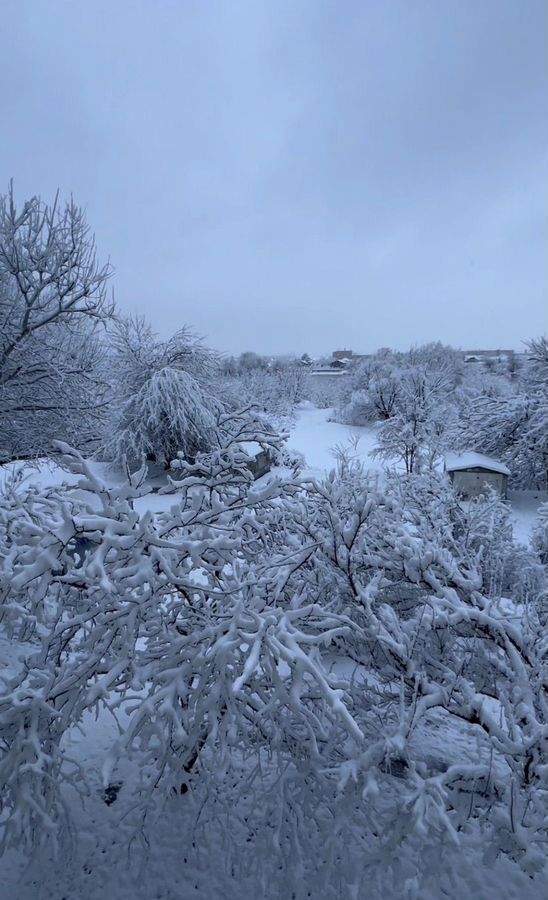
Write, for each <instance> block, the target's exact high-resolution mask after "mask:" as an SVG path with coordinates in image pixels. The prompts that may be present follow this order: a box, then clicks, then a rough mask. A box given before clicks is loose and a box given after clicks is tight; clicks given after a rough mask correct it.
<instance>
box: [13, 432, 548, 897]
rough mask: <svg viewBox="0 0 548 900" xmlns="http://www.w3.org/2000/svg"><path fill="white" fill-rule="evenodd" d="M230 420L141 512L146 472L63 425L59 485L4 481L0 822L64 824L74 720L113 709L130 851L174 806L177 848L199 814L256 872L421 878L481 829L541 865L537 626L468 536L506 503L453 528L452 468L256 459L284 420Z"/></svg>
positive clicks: (75, 785) (541, 686) (114, 756)
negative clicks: (18, 485)
mask: <svg viewBox="0 0 548 900" xmlns="http://www.w3.org/2000/svg"><path fill="white" fill-rule="evenodd" d="M221 425H222V428H221V429H220V432H219V433H220V434H222V435H224V436H225V437H224V439H223V440H222V441H221V442H220V445H219V447H218V449H216V450H215V451H213V452H211V453H209V454H204V455H201V454H199V455H198V456H197V458H196V460H195V461H194V462H189V461H188V460H185V459H183V458H182V457H179V458H178V460H177V461H176V464H175V465H174V467H173V470H172V472H173V477H172V479H171V481H170V484H169V486H168V487H167V488H166V489H165V490H166V491H167V492H168V493H169V499H170V501H172V503H171V506H170V508H169V510H168V511H165V512H162V513H159V514H157V515H153V514H152V513H150V512H141V513H140V512H139V511H138V508H139V507H140V506H141V508H142V503H143V501H144V498H145V497H146V493H147V491H148V490H149V488H148V487H147V484H146V481H145V479H144V472H142V471H141V472H137V473H135V476H134V477H132V478H131V479H129V480H128V481H126V482H125V483H120V484H117V485H115V486H112V485H109V484H107V483H105V481H104V480H103V479H102V478H100V477H99V476H98V475H97V472H96V470H95V469H94V468H93V467H92V466H90V465H89V464H88V463H87V462H86V460H84V459H83V458H82V457H81V456H80V455H79V454H77V453H75V452H73V451H70V450H69V448H67V447H63V448H62V451H63V456H62V461H63V462H64V464H65V465H66V466H67V468H68V470H69V471H70V472H71V474H72V477H73V479H74V483H73V484H72V485H71V486H67V487H63V488H56V489H49V490H40V489H35V490H33V491H29V492H26V493H25V491H24V489H23V493H21V490H19V491H18V490H15V491H14V492H11V493H10V494H9V496H8V497H7V502H6V503H5V504H4V505H3V507H2V512H1V517H0V561H1V566H0V573H1V574H0V599H1V604H2V617H3V622H4V626H8V627H9V628H10V632H11V634H12V635H13V636H14V638H15V637H17V638H18V640H19V641H20V642H21V644H22V646H24V648H25V650H24V653H23V654H22V655H23V656H26V663H25V664H24V665H19V667H18V668H17V669H16V670H15V671H14V674H13V675H12V676H11V677H10V678H9V679H7V680H6V681H5V683H4V686H3V692H2V695H1V697H0V735H1V738H2V742H1V743H0V779H1V786H2V793H3V803H4V805H3V812H2V815H3V819H2V827H3V829H4V834H5V837H6V840H7V841H8V843H11V844H14V843H16V842H21V841H26V842H27V843H28V846H29V852H30V849H31V847H32V846H33V845H34V844H35V843H36V842H39V841H41V840H49V839H57V840H58V842H59V844H60V847H61V848H62V847H63V846H64V845H65V837H66V833H67V830H66V829H67V828H68V821H69V812H70V810H69V809H68V808H67V805H66V796H67V789H68V788H70V789H72V790H75V791H77V792H80V793H81V794H82V797H83V801H84V802H86V801H85V797H86V791H88V790H89V779H90V778H91V774H90V773H89V772H88V771H82V770H81V769H79V768H78V766H77V763H78V761H77V760H76V761H75V762H74V763H73V762H72V761H71V755H70V752H69V751H68V749H67V747H68V746H70V742H69V741H67V739H66V738H67V737H68V736H70V733H71V732H74V730H75V729H76V728H78V727H89V726H88V725H87V724H86V723H88V722H89V717H90V714H92V713H93V714H96V715H97V716H98V717H99V719H100V720H101V717H104V716H107V715H112V714H114V715H116V717H117V720H118V721H119V722H120V723H122V724H121V726H120V729H119V731H118V733H117V736H116V738H115V740H114V741H113V743H112V746H111V748H110V752H109V753H108V754H107V756H106V758H105V759H104V766H103V775H104V780H105V785H108V784H109V783H111V782H113V781H115V780H117V779H118V772H119V771H120V770H121V769H123V766H124V764H125V761H126V760H128V759H130V760H133V761H134V764H135V766H136V768H137V770H138V772H139V781H138V782H134V783H133V784H129V785H128V787H127V795H128V796H127V798H126V800H124V799H123V797H122V796H121V797H120V801H117V802H120V803H121V804H122V806H121V817H120V831H119V833H118V834H117V835H116V838H115V840H116V841H117V842H119V843H120V853H122V852H123V853H124V854H126V853H127V847H128V846H129V847H134V846H135V845H136V844H135V842H136V841H137V840H138V839H139V838H141V840H142V843H141V844H138V845H137V846H138V848H139V849H138V852H139V854H141V855H142V854H143V853H144V849H143V848H145V847H146V846H147V844H150V843H151V844H152V845H154V846H157V843H156V837H155V832H156V830H157V829H160V833H164V832H162V828H163V827H164V825H163V823H164V819H166V817H169V820H168V821H169V824H170V829H169V830H170V833H171V834H172V836H173V835H178V836H180V837H177V838H176V839H177V840H180V842H181V850H182V849H183V847H184V846H186V845H185V841H186V840H187V838H186V835H187V834H188V833H191V834H192V835H193V836H194V837H193V841H194V843H195V842H196V835H197V834H199V836H200V837H199V839H200V840H201V841H204V842H205V845H206V846H208V842H210V844H209V848H210V854H211V853H213V852H215V853H216V854H219V853H220V848H222V853H224V854H225V858H226V866H227V870H228V871H232V872H233V873H234V872H235V871H239V872H242V877H244V874H243V872H244V870H245V872H246V873H247V874H246V875H245V877H247V876H248V875H249V877H250V878H251V877H253V878H254V879H255V881H254V884H255V886H256V895H261V893H262V895H263V896H265V897H268V896H276V892H277V895H278V896H280V895H288V896H291V895H292V893H295V895H296V896H298V897H303V896H306V894H305V893H304V890H305V889H306V890H309V889H310V886H315V889H316V895H319V894H318V892H319V891H321V896H323V897H325V898H336V897H341V896H343V897H349V898H350V897H353V896H354V897H355V896H361V894H363V893H364V891H366V890H367V889H368V886H369V884H370V883H373V884H374V885H378V886H379V887H382V886H383V885H384V888H385V896H393V897H398V896H405V891H407V890H408V888H409V886H410V885H413V884H414V885H415V886H416V888H417V891H416V894H417V892H418V894H417V895H418V896H421V892H422V893H424V894H425V895H427V889H428V885H429V883H431V879H432V877H433V876H434V873H435V872H436V871H437V873H438V875H439V864H438V862H436V860H438V861H439V856H440V854H442V853H445V850H446V848H447V847H451V846H452V847H455V848H457V847H458V846H459V843H460V841H461V835H470V834H471V833H472V832H473V833H474V834H475V835H476V837H477V840H478V842H481V844H482V846H483V847H484V848H485V850H486V852H487V853H488V854H489V855H490V856H491V858H493V859H494V858H496V857H497V856H498V855H500V854H504V855H506V856H508V857H509V858H510V859H512V860H514V861H516V862H518V863H519V864H520V865H521V866H522V867H523V869H524V870H525V871H526V872H528V873H531V874H535V872H537V871H538V870H539V869H540V868H541V867H542V865H543V863H544V858H545V857H544V855H543V854H544V850H543V848H544V847H545V844H546V831H545V827H546V826H545V815H546V800H547V784H546V771H545V770H546V764H545V752H546V739H547V734H548V724H547V710H546V699H545V692H546V676H545V669H544V667H545V658H544V656H543V654H545V652H546V647H545V642H544V643H543V641H542V635H541V634H540V631H539V627H538V621H537V620H536V619H535V611H534V609H533V610H531V611H528V613H527V615H523V616H521V614H520V610H519V609H518V608H517V605H516V604H515V603H509V604H505V603H502V602H498V601H499V600H500V599H502V598H498V597H495V596H493V595H492V594H493V590H494V586H493V585H491V584H486V583H485V574H484V571H483V569H482V566H483V556H482V546H483V545H484V544H485V541H483V543H482V541H481V540H476V538H475V535H480V534H484V535H485V534H486V533H487V534H488V535H489V536H490V539H491V540H492V542H493V543H496V542H497V541H498V540H499V537H498V535H499V532H500V529H499V527H498V525H497V526H496V527H493V528H491V530H490V531H489V528H486V527H484V526H483V525H482V526H481V528H478V527H476V526H474V527H472V525H470V526H469V528H468V531H469V533H470V534H471V535H472V536H473V539H472V538H471V539H470V540H467V539H465V536H466V534H467V532H466V528H467V526H468V524H469V523H468V520H466V519H464V521H463V516H465V511H463V510H461V509H460V506H459V505H458V503H457V501H456V498H455V496H454V494H453V493H452V491H450V489H449V487H448V486H447V485H446V484H445V483H444V481H443V479H438V478H436V477H435V476H432V475H428V476H426V475H424V476H411V477H407V478H397V477H393V478H392V479H388V481H387V483H386V484H385V486H384V487H382V488H381V487H380V486H379V484H378V483H377V482H376V481H375V480H373V479H370V478H368V477H367V476H366V475H365V473H364V472H363V469H362V468H361V467H360V466H359V465H358V464H356V463H353V462H351V461H350V462H349V461H345V460H344V459H343V458H341V460H340V464H339V467H338V469H337V470H335V471H333V472H332V473H331V474H330V475H329V477H327V478H326V479H324V480H321V481H314V480H310V479H289V480H283V479H279V478H275V477H270V478H269V479H264V480H263V481H262V482H260V483H254V482H253V480H252V476H251V474H250V472H249V470H248V467H247V456H246V454H245V451H243V450H242V442H245V441H246V440H255V441H258V442H259V443H260V444H261V445H264V446H266V445H268V444H269V443H270V445H271V446H272V447H273V449H274V450H276V448H277V447H278V445H279V441H277V440H276V438H275V437H274V436H272V434H271V433H269V432H268V430H267V429H264V428H263V427H262V426H261V424H260V423H255V424H253V423H251V422H250V421H249V420H241V419H240V420H239V422H232V423H230V422H229V421H223V422H222V423H221ZM489 527H490V526H489ZM501 527H502V531H504V527H503V525H502V526H501ZM503 537H504V541H506V534H505V533H504V534H503ZM493 554H494V549H493ZM509 599H510V600H512V598H509ZM440 729H441V731H442V732H443V733H444V734H445V735H447V740H446V741H444V742H443V746H442V749H441V748H440V742H439V740H438V741H436V737H435V735H436V733H437V732H439V730H440ZM124 803H125V804H126V805H124ZM193 810H194V812H193ZM65 822H66V823H67V825H66V826H65V830H63V823H65ZM181 823H185V825H184V826H183V825H182V824H181ZM164 831H165V828H164ZM171 839H172V840H174V839H175V838H173V837H172V838H171ZM243 843H245V844H249V846H250V848H251V849H252V850H253V853H252V854H251V855H250V861H249V863H247V862H246V860H245V859H244V858H243V855H242V851H241V847H242V844H243ZM122 847H123V849H122ZM109 853H110V854H111V857H110V858H111V859H112V849H110V848H109ZM182 855H183V854H182V853H181V854H180V856H182ZM125 858H127V857H125ZM152 862H153V861H152ZM97 865H98V867H99V868H100V866H101V861H100V858H99V862H98V863H97ZM103 865H104V863H103ZM246 867H247V868H246ZM227 878H228V883H230V877H229V876H227ZM261 879H262V881H261ZM301 888H302V889H301ZM227 895H229V894H228V892H227ZM381 896H382V892H381Z"/></svg>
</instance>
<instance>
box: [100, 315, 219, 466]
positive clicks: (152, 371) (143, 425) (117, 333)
mask: <svg viewBox="0 0 548 900" xmlns="http://www.w3.org/2000/svg"><path fill="white" fill-rule="evenodd" d="M111 343H112V355H111V372H112V391H113V395H114V396H113V400H112V402H111V405H110V417H109V426H108V428H107V430H106V435H105V438H104V440H103V447H102V453H103V455H104V456H106V457H107V458H109V459H113V460H116V461H117V462H121V461H122V460H123V459H124V458H126V459H127V460H128V461H129V463H130V465H131V466H134V465H135V464H138V463H139V461H140V460H141V459H142V458H146V459H148V460H150V461H156V462H161V463H162V464H163V465H166V466H167V465H169V463H170V462H171V460H172V459H175V457H176V456H177V454H178V452H179V451H180V452H182V453H183V454H184V455H186V456H187V457H188V458H193V457H194V456H195V455H196V453H198V452H199V451H203V450H207V449H209V448H211V447H212V446H213V445H214V443H215V421H216V416H217V414H218V413H220V412H221V411H222V403H221V402H220V401H219V400H218V399H217V397H216V396H215V390H214V383H213V381H212V376H213V374H214V373H215V372H216V359H215V356H214V354H213V353H212V352H211V351H209V350H207V349H206V348H205V347H204V346H203V345H202V343H201V341H200V340H198V339H197V338H196V337H195V336H194V335H193V334H192V332H190V331H189V330H188V329H186V328H183V329H181V330H180V331H178V332H177V333H176V334H175V335H173V337H171V338H170V339H169V340H167V341H162V340H160V339H159V338H158V336H157V335H156V334H155V333H154V331H153V329H152V328H151V326H150V325H149V324H148V323H147V322H146V321H145V320H143V319H132V318H130V319H120V320H119V321H118V322H117V323H116V328H115V329H114V332H113V334H112V338H111Z"/></svg>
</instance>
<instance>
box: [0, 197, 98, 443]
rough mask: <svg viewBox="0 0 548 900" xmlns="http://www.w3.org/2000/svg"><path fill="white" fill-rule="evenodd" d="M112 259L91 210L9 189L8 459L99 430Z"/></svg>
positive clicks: (3, 386)
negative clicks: (106, 259) (98, 244)
mask: <svg viewBox="0 0 548 900" xmlns="http://www.w3.org/2000/svg"><path fill="white" fill-rule="evenodd" d="M109 275H110V268H109V266H108V265H105V266H100V265H99V264H98V263H97V260H96V255H95V243H94V239H93V237H92V235H91V234H90V231H89V226H88V225H87V223H86V220H85V217H84V213H83V211H82V210H81V209H79V208H78V207H77V206H76V205H75V204H74V203H73V202H72V201H71V202H70V203H69V204H67V205H66V206H64V207H63V206H62V205H61V204H60V202H59V200H58V198H56V199H55V201H54V202H53V204H52V205H48V204H46V203H43V202H42V201H41V200H40V199H39V198H38V197H33V198H32V199H31V200H28V201H26V202H25V203H24V204H23V207H22V208H19V209H18V208H17V206H16V203H15V199H14V194H13V188H12V187H10V190H9V192H8V194H7V195H5V196H2V197H0V431H1V432H2V438H1V441H0V454H1V458H2V459H4V460H6V459H12V458H17V457H31V456H37V455H40V454H43V453H45V452H47V451H48V449H49V448H50V447H51V442H52V440H53V439H54V438H61V437H63V438H65V439H68V440H71V441H72V442H75V443H77V444H80V445H82V444H83V443H85V442H86V441H88V440H89V439H90V438H94V437H97V433H98V426H99V422H100V418H101V416H102V415H103V413H104V404H105V382H106V377H105V371H104V366H103V360H104V345H103V342H102V340H101V339H100V335H99V333H98V331H97V326H98V325H99V324H101V323H102V322H104V321H105V319H106V318H107V317H108V316H109V315H110V312H111V306H110V304H109V303H108V301H107V297H106V282H107V280H108V277H109Z"/></svg>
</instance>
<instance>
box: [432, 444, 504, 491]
mask: <svg viewBox="0 0 548 900" xmlns="http://www.w3.org/2000/svg"><path fill="white" fill-rule="evenodd" d="M445 471H446V472H447V474H448V475H449V479H450V481H451V484H452V485H453V487H454V488H455V490H456V491H457V493H459V494H460V495H461V497H463V498H464V499H465V500H468V499H470V498H471V497H478V496H479V495H480V494H484V493H485V490H486V488H493V489H494V490H495V491H496V492H497V493H498V494H499V496H501V497H503V498H505V497H506V494H507V485H508V476H509V475H510V469H508V468H507V467H506V466H505V465H504V463H501V462H499V460H497V459H493V458H492V457H491V456H485V455H484V454H483V453H476V452H475V451H472V450H469V451H467V452H466V453H460V454H448V455H447V456H446V457H445Z"/></svg>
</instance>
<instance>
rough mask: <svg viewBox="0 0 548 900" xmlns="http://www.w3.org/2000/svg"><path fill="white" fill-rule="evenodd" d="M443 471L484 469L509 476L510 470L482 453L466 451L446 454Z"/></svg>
mask: <svg viewBox="0 0 548 900" xmlns="http://www.w3.org/2000/svg"><path fill="white" fill-rule="evenodd" d="M445 469H446V471H447V472H461V471H463V469H486V470H487V471H489V472H498V473H499V474H500V475H509V474H510V469H509V468H508V467H507V466H505V465H504V463H501V462H499V460H498V459H493V457H492V456H485V454H483V453H476V452H475V450H467V452H466V453H448V454H447V456H446V457H445Z"/></svg>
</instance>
